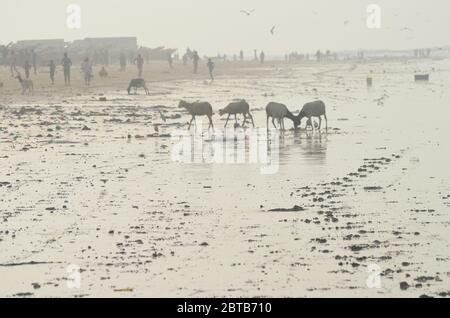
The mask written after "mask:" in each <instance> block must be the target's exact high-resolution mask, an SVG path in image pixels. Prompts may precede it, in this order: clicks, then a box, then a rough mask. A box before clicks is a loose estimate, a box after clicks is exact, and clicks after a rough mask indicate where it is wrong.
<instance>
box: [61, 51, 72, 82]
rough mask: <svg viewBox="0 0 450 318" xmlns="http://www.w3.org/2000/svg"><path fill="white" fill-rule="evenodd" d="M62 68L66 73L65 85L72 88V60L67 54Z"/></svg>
mask: <svg viewBox="0 0 450 318" xmlns="http://www.w3.org/2000/svg"><path fill="white" fill-rule="evenodd" d="M62 66H63V71H64V85H66V86H70V68H71V67H72V60H71V59H70V58H69V57H68V56H67V53H64V57H63V59H62Z"/></svg>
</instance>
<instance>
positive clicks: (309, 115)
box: [127, 78, 328, 130]
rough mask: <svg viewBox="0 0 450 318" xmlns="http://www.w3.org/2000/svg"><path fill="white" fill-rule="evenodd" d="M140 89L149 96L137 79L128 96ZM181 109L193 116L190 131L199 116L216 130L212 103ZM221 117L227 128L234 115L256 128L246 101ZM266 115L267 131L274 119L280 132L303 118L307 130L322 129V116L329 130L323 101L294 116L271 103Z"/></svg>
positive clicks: (185, 104) (183, 104) (182, 104)
mask: <svg viewBox="0 0 450 318" xmlns="http://www.w3.org/2000/svg"><path fill="white" fill-rule="evenodd" d="M138 88H143V89H144V91H145V93H146V94H149V90H148V88H147V85H146V83H145V80H143V79H141V78H136V79H133V80H131V82H130V85H129V86H128V90H127V91H128V94H130V93H131V89H134V93H136V92H137V89H138ZM178 107H179V108H184V109H186V110H187V112H188V113H189V114H190V115H191V116H192V118H191V121H190V122H189V126H188V129H189V130H190V129H191V126H192V122H194V121H195V118H196V117H197V116H206V117H208V120H209V126H208V129H209V128H214V123H213V120H212V116H213V108H212V106H211V104H210V103H208V102H195V103H188V102H186V101H183V100H182V101H180V103H179V105H178ZM219 114H220V116H223V115H228V117H227V120H226V122H225V128H226V127H227V125H228V121H229V120H230V117H231V116H232V115H234V119H235V122H237V115H243V116H244V122H243V123H242V126H245V124H246V123H247V119H250V120H251V121H252V125H253V127H255V122H254V120H253V116H252V114H251V113H250V105H249V104H248V103H247V102H246V101H245V100H240V101H236V102H233V103H231V104H229V105H228V106H227V107H225V108H224V109H221V110H220V111H219ZM266 115H267V129H269V119H270V118H272V124H273V126H274V127H275V129H277V126H276V124H275V121H277V122H278V125H279V128H280V130H285V126H284V119H285V118H288V119H290V120H292V122H293V123H294V128H295V129H297V128H299V127H300V125H301V121H302V119H303V118H306V119H307V121H306V129H312V130H314V129H315V128H317V129H319V130H320V129H321V127H322V116H323V117H324V119H325V122H326V129H328V119H327V113H326V106H325V103H324V102H323V101H321V100H318V101H314V102H311V103H307V104H305V105H304V106H303V109H302V110H301V111H300V113H299V114H298V115H294V114H293V113H292V112H291V111H289V109H288V108H287V106H286V105H283V104H280V103H275V102H271V103H269V104H268V105H267V106H266ZM313 118H318V119H319V124H318V125H317V124H316V123H315V125H313V120H312V119H313Z"/></svg>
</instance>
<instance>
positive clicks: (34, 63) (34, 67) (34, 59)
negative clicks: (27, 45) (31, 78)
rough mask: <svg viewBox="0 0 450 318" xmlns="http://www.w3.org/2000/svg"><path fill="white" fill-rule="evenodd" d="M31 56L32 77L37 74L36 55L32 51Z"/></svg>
mask: <svg viewBox="0 0 450 318" xmlns="http://www.w3.org/2000/svg"><path fill="white" fill-rule="evenodd" d="M31 56H32V59H33V70H34V75H36V74H37V54H36V51H35V50H34V49H32V50H31Z"/></svg>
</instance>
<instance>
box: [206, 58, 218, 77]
mask: <svg viewBox="0 0 450 318" xmlns="http://www.w3.org/2000/svg"><path fill="white" fill-rule="evenodd" d="M206 66H207V67H208V71H209V77H211V82H213V81H214V76H213V71H214V67H215V66H216V65H215V64H214V62H213V61H212V59H208V63H206Z"/></svg>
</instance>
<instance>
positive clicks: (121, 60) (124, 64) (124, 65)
mask: <svg viewBox="0 0 450 318" xmlns="http://www.w3.org/2000/svg"><path fill="white" fill-rule="evenodd" d="M119 63H120V71H121V72H125V70H126V68H127V57H126V56H125V53H123V52H122V53H120V56H119Z"/></svg>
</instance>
